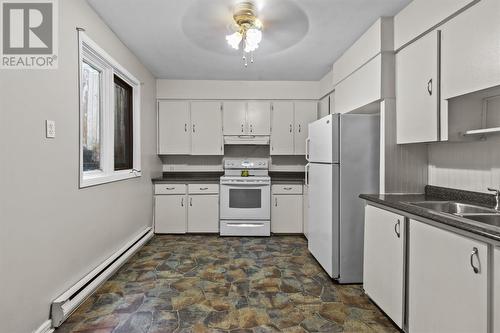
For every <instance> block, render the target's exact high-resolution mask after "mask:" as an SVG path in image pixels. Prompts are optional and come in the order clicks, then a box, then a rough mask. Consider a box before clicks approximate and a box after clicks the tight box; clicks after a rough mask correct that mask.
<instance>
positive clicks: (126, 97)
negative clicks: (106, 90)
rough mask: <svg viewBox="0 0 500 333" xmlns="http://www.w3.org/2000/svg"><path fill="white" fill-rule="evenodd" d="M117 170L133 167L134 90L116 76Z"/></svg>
mask: <svg viewBox="0 0 500 333" xmlns="http://www.w3.org/2000/svg"><path fill="white" fill-rule="evenodd" d="M114 81H115V170H128V169H132V167H133V160H134V159H133V152H134V150H133V145H134V141H133V126H132V121H133V96H132V95H133V89H132V87H131V86H130V85H129V84H128V83H126V82H125V81H123V80H122V79H120V78H119V77H118V76H116V75H115V80H114Z"/></svg>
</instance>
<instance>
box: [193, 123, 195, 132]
mask: <svg viewBox="0 0 500 333" xmlns="http://www.w3.org/2000/svg"><path fill="white" fill-rule="evenodd" d="M195 132H196V127H195V124H193V133H195Z"/></svg>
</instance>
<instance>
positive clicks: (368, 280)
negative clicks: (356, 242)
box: [363, 206, 405, 328]
mask: <svg viewBox="0 0 500 333" xmlns="http://www.w3.org/2000/svg"><path fill="white" fill-rule="evenodd" d="M404 228H405V218H404V216H401V215H398V214H394V213H391V212H388V211H386V210H383V209H379V208H376V207H373V206H366V209H365V240H364V267H363V288H364V289H365V292H366V294H367V295H368V296H370V298H371V299H372V300H373V301H374V302H375V303H376V304H377V305H378V306H379V307H380V308H381V309H382V310H384V312H385V313H386V314H387V315H388V316H389V317H390V318H391V319H392V320H393V321H394V322H395V323H396V324H397V325H398V326H399V327H400V328H403V308H404V306H403V299H404V297H403V296H404V288H403V281H404V255H405V253H404V246H405V240H404V239H405V238H404V235H405V230H404Z"/></svg>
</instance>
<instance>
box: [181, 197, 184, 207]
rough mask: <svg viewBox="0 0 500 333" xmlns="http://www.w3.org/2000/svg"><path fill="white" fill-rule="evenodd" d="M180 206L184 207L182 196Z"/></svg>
mask: <svg viewBox="0 0 500 333" xmlns="http://www.w3.org/2000/svg"><path fill="white" fill-rule="evenodd" d="M181 207H184V197H182V198H181Z"/></svg>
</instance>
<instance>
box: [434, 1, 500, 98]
mask: <svg viewBox="0 0 500 333" xmlns="http://www.w3.org/2000/svg"><path fill="white" fill-rule="evenodd" d="M499 15H500V1H498V0H482V1H479V2H478V3H477V4H475V5H474V6H472V7H471V8H469V9H467V10H466V11H465V12H463V13H461V14H460V15H458V16H456V17H455V18H453V19H452V20H450V21H449V22H448V23H446V24H445V25H444V26H443V28H442V29H443V31H442V36H441V41H442V42H441V49H442V53H441V59H442V62H441V63H442V67H441V68H442V75H443V78H442V89H443V93H442V97H443V98H444V99H448V98H452V97H456V96H459V95H463V94H467V93H470V92H474V91H478V90H482V89H486V88H489V87H494V86H497V85H500V60H499V59H500V43H499V42H498V41H499V40H500V20H499Z"/></svg>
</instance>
